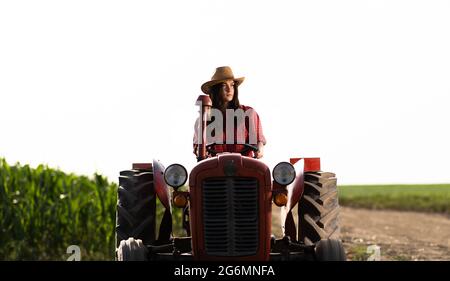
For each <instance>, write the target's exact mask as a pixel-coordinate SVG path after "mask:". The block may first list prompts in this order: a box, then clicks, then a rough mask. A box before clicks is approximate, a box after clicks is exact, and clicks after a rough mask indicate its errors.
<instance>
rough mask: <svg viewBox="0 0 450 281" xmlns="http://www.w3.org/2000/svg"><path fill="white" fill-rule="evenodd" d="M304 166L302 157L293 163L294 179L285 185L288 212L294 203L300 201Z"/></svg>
mask: <svg viewBox="0 0 450 281" xmlns="http://www.w3.org/2000/svg"><path fill="white" fill-rule="evenodd" d="M304 167H305V160H304V159H300V160H299V161H297V162H296V163H295V164H294V168H295V180H294V181H293V182H292V183H291V184H290V185H288V186H287V190H288V203H287V205H286V209H287V211H288V212H289V211H291V210H292V209H293V208H294V207H295V205H297V203H298V201H300V198H301V197H302V194H303V189H304Z"/></svg>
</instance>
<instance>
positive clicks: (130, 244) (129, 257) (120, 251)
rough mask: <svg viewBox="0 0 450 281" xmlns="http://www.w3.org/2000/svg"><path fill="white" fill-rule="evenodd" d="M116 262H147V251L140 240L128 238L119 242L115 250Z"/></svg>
mask: <svg viewBox="0 0 450 281" xmlns="http://www.w3.org/2000/svg"><path fill="white" fill-rule="evenodd" d="M117 260H118V261H147V260H148V250H147V247H145V245H144V244H143V243H142V240H140V239H137V240H136V239H134V238H128V239H127V240H122V241H120V244H119V247H118V248H117Z"/></svg>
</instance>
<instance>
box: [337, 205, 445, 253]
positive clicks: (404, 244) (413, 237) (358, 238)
mask: <svg viewBox="0 0 450 281" xmlns="http://www.w3.org/2000/svg"><path fill="white" fill-rule="evenodd" d="M340 214H341V215H340V221H341V238H342V240H343V242H344V247H345V248H346V251H347V253H348V258H349V259H353V260H355V259H356V260H358V259H365V258H367V256H369V254H366V251H367V247H368V246H370V245H377V246H379V247H380V257H381V260H450V216H448V215H442V214H428V213H418V212H402V211H388V210H365V209H353V208H346V207H341V212H340Z"/></svg>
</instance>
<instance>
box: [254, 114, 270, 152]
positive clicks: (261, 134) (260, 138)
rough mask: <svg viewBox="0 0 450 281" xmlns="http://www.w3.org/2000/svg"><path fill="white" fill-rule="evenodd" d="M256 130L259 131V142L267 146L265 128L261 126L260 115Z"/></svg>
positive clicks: (257, 117) (257, 119)
mask: <svg viewBox="0 0 450 281" xmlns="http://www.w3.org/2000/svg"><path fill="white" fill-rule="evenodd" d="M256 130H257V140H258V142H262V143H263V144H264V145H266V143H267V141H266V137H265V136H264V133H263V128H262V125H261V118H259V115H258V113H256Z"/></svg>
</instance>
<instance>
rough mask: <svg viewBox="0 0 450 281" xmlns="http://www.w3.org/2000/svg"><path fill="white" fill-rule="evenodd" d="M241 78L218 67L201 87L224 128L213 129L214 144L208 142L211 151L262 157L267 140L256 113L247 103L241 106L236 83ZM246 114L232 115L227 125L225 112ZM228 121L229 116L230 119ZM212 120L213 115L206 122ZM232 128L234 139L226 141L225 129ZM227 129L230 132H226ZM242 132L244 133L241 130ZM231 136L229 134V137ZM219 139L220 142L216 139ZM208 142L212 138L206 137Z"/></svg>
mask: <svg viewBox="0 0 450 281" xmlns="http://www.w3.org/2000/svg"><path fill="white" fill-rule="evenodd" d="M243 81H244V77H241V78H235V77H234V75H233V71H232V70H231V68H230V67H228V66H222V67H218V68H217V69H216V72H215V73H214V75H213V76H212V78H211V80H210V81H208V82H206V83H204V84H203V85H202V86H201V89H202V91H203V92H204V93H205V94H207V95H209V96H210V98H211V101H212V108H215V109H217V110H218V111H216V112H219V111H220V113H221V114H222V116H223V117H222V120H223V127H222V128H223V129H222V130H217V132H216V131H215V130H214V131H212V132H211V135H213V136H212V139H214V140H215V141H214V144H212V145H208V147H209V148H210V149H209V150H210V152H211V151H213V153H210V154H215V153H221V152H237V153H241V154H242V155H245V156H249V157H256V158H258V159H259V158H261V157H263V156H264V145H265V144H266V139H265V137H264V134H263V130H262V126H261V120H260V118H259V115H258V113H256V111H255V110H254V109H253V108H251V107H250V106H245V105H241V104H240V102H239V97H238V86H239V85H240V84H242V82H243ZM231 113H233V114H235V116H238V115H239V113H245V115H246V116H247V117H244V118H237V117H236V118H234V117H232V118H233V119H234V124H227V122H226V121H227V114H231ZM229 120H231V119H229ZM198 121H199V120H198V119H197V122H196V123H195V128H194V129H195V130H194V131H195V133H194V154H196V155H197V156H198V151H197V147H198V135H197V132H198V126H199V122H198ZM214 121H215V118H213V119H212V120H211V121H208V124H211V123H212V122H214ZM228 128H230V130H234V140H231V142H230V140H227V134H226V132H227V130H228ZM228 132H230V131H228ZM242 132H243V133H242ZM230 138H231V137H230ZM217 140H219V141H217ZM244 143H245V144H250V145H252V146H255V147H256V148H257V150H256V151H254V150H251V149H249V147H250V146H248V145H244ZM207 144H211V141H208V140H207Z"/></svg>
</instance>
